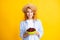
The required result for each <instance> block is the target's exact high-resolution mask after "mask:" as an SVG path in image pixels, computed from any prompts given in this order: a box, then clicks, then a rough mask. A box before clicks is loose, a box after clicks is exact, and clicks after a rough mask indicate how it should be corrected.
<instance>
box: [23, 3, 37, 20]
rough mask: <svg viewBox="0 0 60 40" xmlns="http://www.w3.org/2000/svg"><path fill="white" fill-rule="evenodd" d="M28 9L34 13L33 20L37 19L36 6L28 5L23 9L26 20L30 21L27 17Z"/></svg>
mask: <svg viewBox="0 0 60 40" xmlns="http://www.w3.org/2000/svg"><path fill="white" fill-rule="evenodd" d="M27 9H31V10H32V11H33V19H36V11H37V8H36V6H34V5H32V4H27V5H25V6H24V7H23V9H22V11H23V12H24V14H25V20H27V19H28V17H27V14H26V13H27Z"/></svg>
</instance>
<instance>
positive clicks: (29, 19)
mask: <svg viewBox="0 0 60 40" xmlns="http://www.w3.org/2000/svg"><path fill="white" fill-rule="evenodd" d="M23 12H24V14H25V20H24V21H21V23H20V36H21V38H22V39H23V40H39V38H41V36H42V34H43V28H42V24H41V21H40V20H38V19H37V18H36V17H35V15H36V7H35V6H33V5H32V4H27V5H26V6H24V8H23ZM29 28H35V29H36V32H35V34H33V35H30V34H28V33H27V31H26V30H27V29H29Z"/></svg>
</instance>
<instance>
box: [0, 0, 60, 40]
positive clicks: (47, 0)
mask: <svg viewBox="0 0 60 40" xmlns="http://www.w3.org/2000/svg"><path fill="white" fill-rule="evenodd" d="M0 3H1V5H0V9H1V10H0V40H21V38H20V35H19V33H20V29H19V28H20V27H19V26H20V22H21V21H22V20H23V19H24V14H23V12H22V7H23V6H24V5H26V4H27V3H32V4H34V5H35V6H36V7H37V9H38V10H37V15H38V16H37V17H38V18H39V19H40V20H42V24H43V28H44V35H43V37H42V38H41V40H60V1H59V0H0Z"/></svg>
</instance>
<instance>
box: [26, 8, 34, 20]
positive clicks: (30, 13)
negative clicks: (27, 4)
mask: <svg viewBox="0 0 60 40" xmlns="http://www.w3.org/2000/svg"><path fill="white" fill-rule="evenodd" d="M27 17H28V19H31V18H32V17H33V11H32V10H31V9H27Z"/></svg>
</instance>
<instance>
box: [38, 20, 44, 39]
mask: <svg viewBox="0 0 60 40" xmlns="http://www.w3.org/2000/svg"><path fill="white" fill-rule="evenodd" d="M38 32H39V35H38V37H39V38H41V37H42V35H43V26H42V22H41V21H40V20H38Z"/></svg>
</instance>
